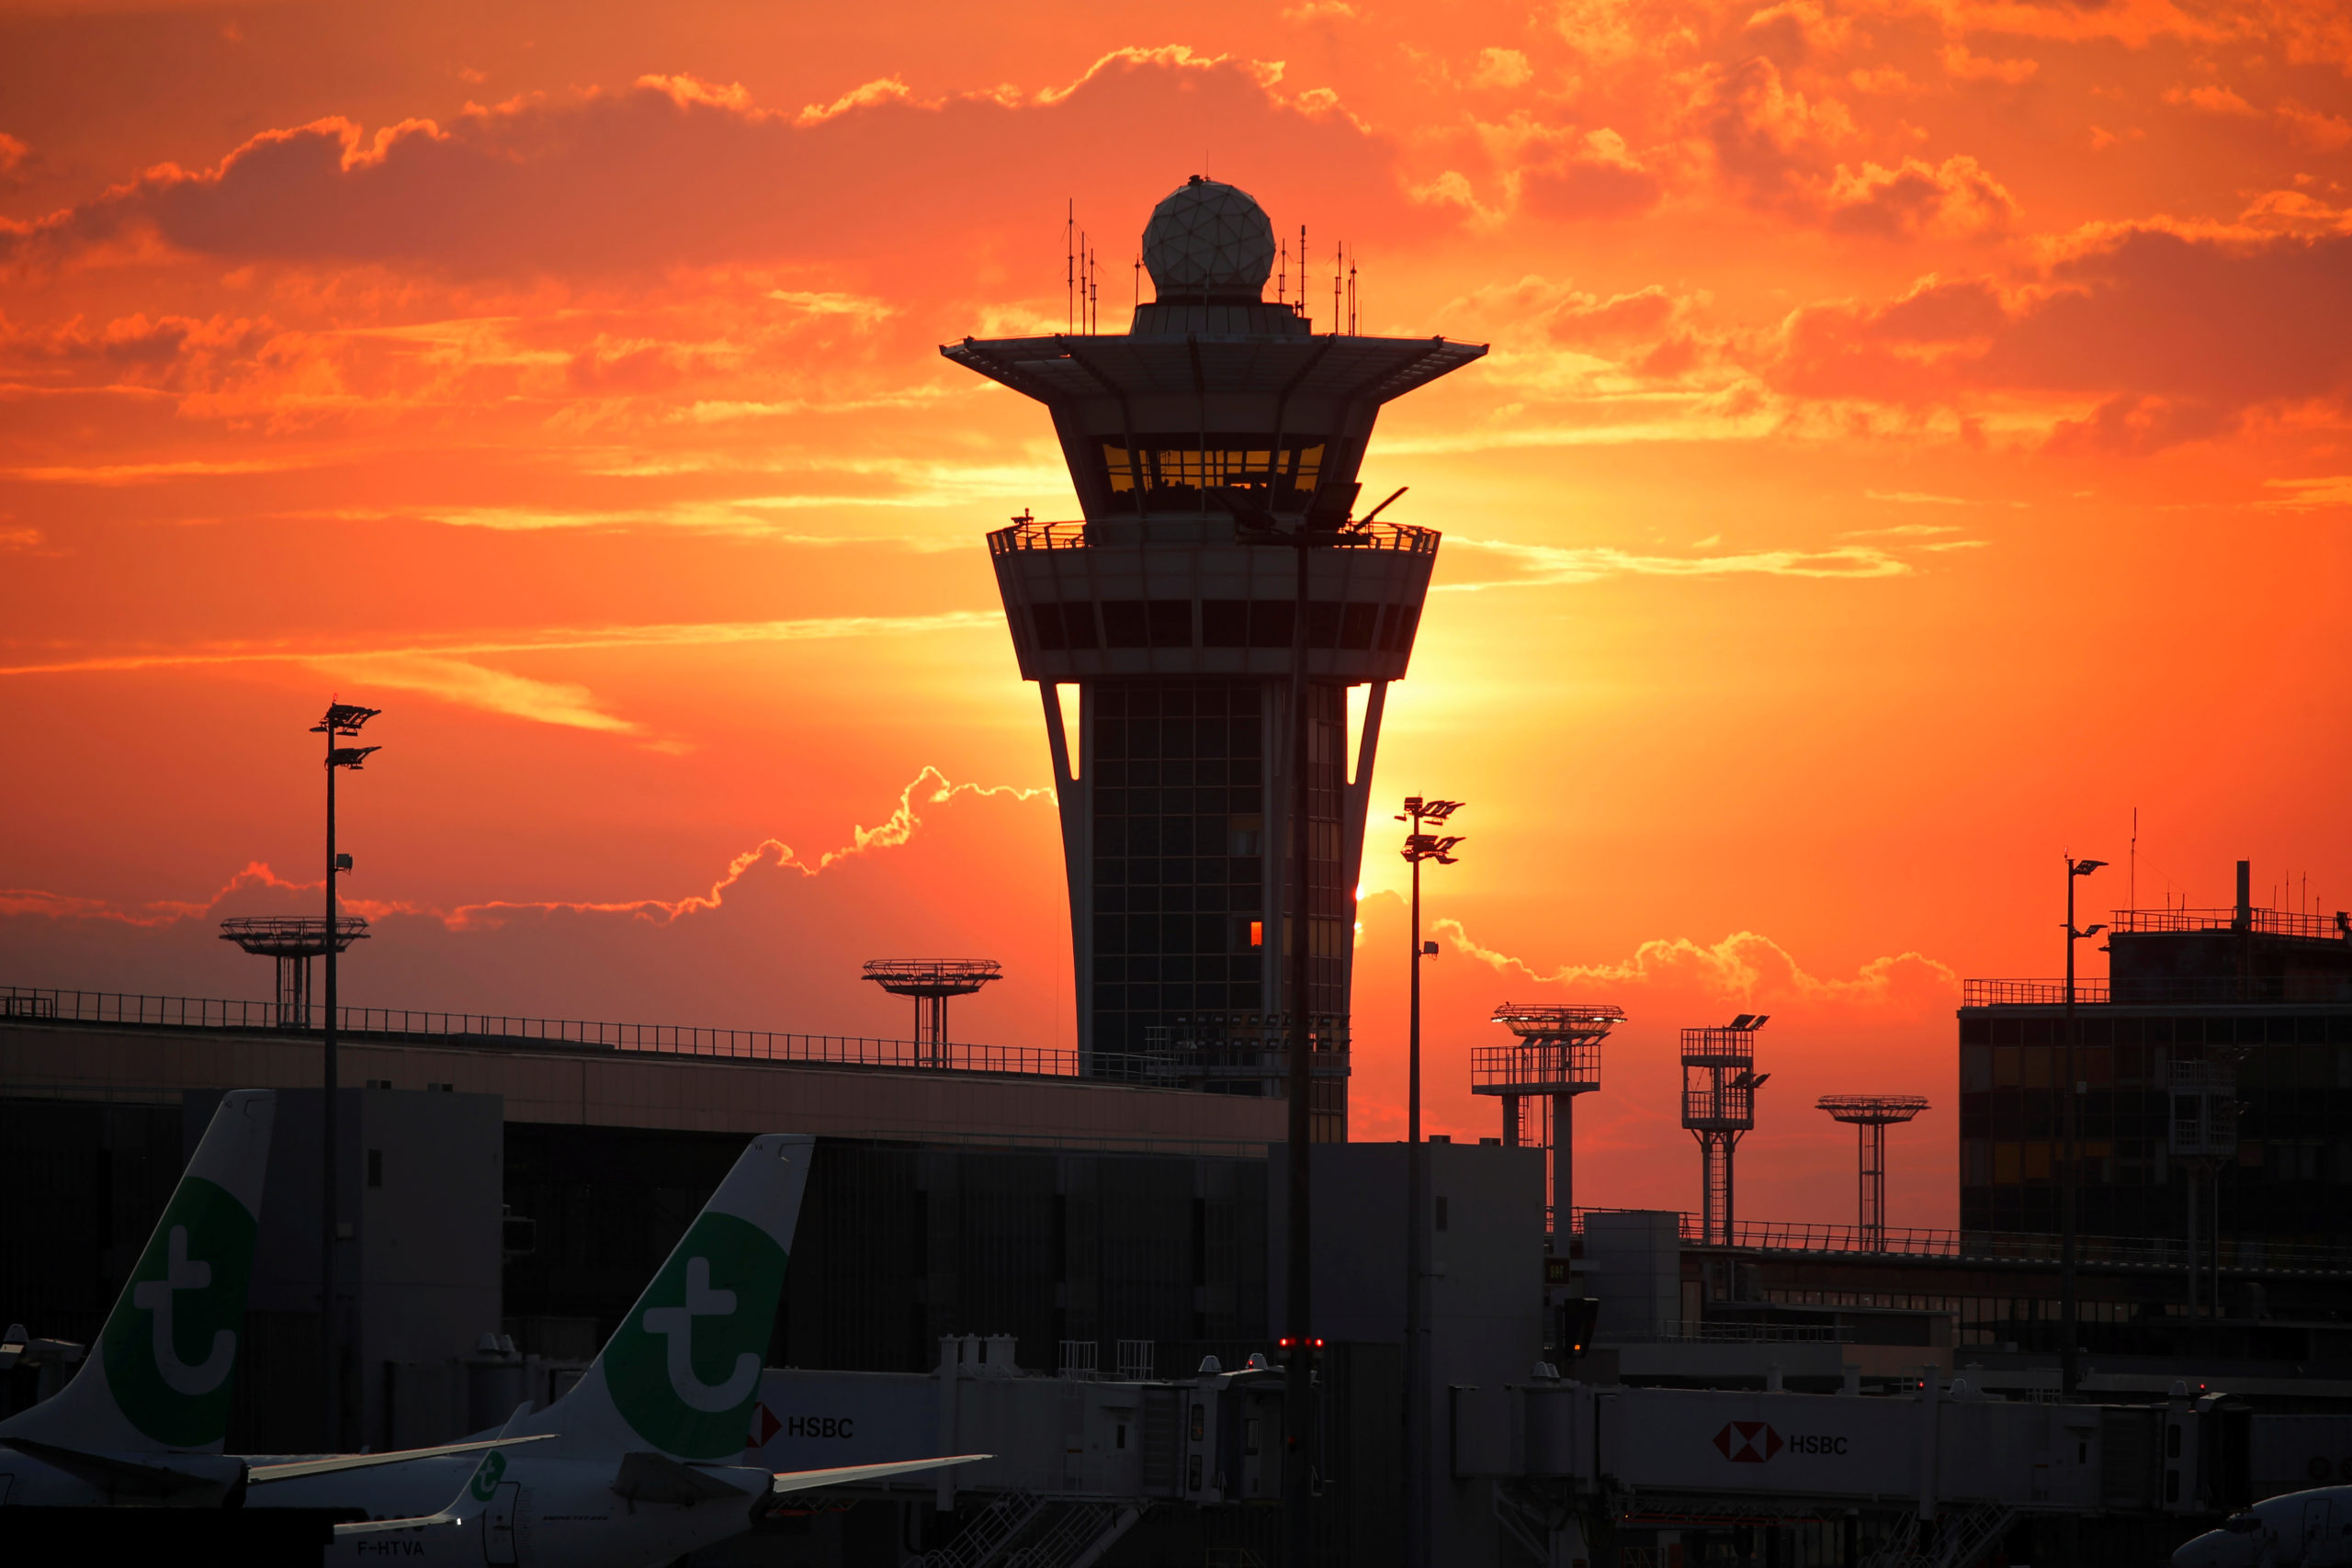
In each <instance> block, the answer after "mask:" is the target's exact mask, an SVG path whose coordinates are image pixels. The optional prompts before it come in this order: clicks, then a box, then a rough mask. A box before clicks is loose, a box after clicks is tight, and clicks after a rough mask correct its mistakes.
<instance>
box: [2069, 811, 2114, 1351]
mask: <svg viewBox="0 0 2352 1568" xmlns="http://www.w3.org/2000/svg"><path fill="white" fill-rule="evenodd" d="M2105 864H2106V862H2105V861H2103V860H2076V859H2075V857H2074V856H2072V855H2068V856H2067V857H2066V1043H2065V1047H2064V1058H2065V1063H2066V1081H2065V1082H2064V1084H2062V1085H2060V1086H2059V1091H2058V1103H2059V1105H2060V1106H2061V1107H2062V1108H2063V1114H2064V1118H2065V1122H2064V1133H2065V1164H2066V1169H2065V1173H2064V1174H2065V1181H2064V1186H2063V1190H2062V1191H2061V1194H2060V1202H2061V1211H2060V1212H2061V1224H2060V1231H2061V1233H2062V1234H2061V1237H2060V1246H2059V1260H2058V1285H2059V1294H2060V1295H2061V1296H2062V1297H2063V1298H2064V1302H2063V1303H2062V1308H2061V1311H2060V1313H2059V1317H2060V1321H2061V1326H2062V1327H2063V1329H2064V1333H2065V1336H2066V1342H2065V1343H2064V1345H2062V1346H2060V1347H2059V1349H2058V1385H2059V1389H2060V1391H2061V1392H2062V1393H2064V1394H2066V1395H2068V1396H2069V1397H2071V1396H2072V1395H2073V1393H2074V1392H2075V1364H2076V1362H2077V1361H2078V1359H2080V1358H2079V1356H2078V1355H2077V1345H2076V1341H2078V1340H2079V1339H2081V1337H2082V1333H2081V1330H2080V1328H2079V1326H2078V1322H2077V1311H2078V1309H2077V1305H2076V1302H2075V1253H2076V1251H2077V1250H2078V1244H2077V1240H2076V1237H2075V1203H2076V1188H2077V1184H2078V1181H2079V1174H2078V1172H2077V1170H2076V1166H2077V1165H2078V1164H2079V1158H2078V1156H2079V1155H2080V1152H2081V1151H2080V1148H2079V1146H2078V1145H2077V1144H2076V1142H2075V1139H2076V1135H2077V1130H2078V1128H2079V1127H2080V1125H2081V1122H2082V1110H2081V1100H2082V1094H2083V1090H2084V1089H2085V1087H2086V1086H2085V1085H2084V1083H2083V1082H2082V1080H2081V1078H2080V1077H2077V1076H2076V1072H2075V1063H2076V1056H2077V1047H2078V1046H2079V1045H2080V1043H2081V1042H2080V1041H2079V1040H2078V1039H2077V1038H2076V1037H2075V943H2076V942H2081V941H2083V940H2084V939H2085V938H2086V937H2094V936H2097V935H2098V933H2099V932H2101V931H2105V930H2106V929H2107V927H2106V926H2104V925H2094V926H2092V927H2090V928H2089V929H2088V930H2086V931H2076V930H2075V879H2076V878H2078V877H2085V876H2088V875H2089V874H2091V873H2093V872H2095V871H2097V870H2098V868H2099V867H2101V866H2103V865H2105Z"/></svg>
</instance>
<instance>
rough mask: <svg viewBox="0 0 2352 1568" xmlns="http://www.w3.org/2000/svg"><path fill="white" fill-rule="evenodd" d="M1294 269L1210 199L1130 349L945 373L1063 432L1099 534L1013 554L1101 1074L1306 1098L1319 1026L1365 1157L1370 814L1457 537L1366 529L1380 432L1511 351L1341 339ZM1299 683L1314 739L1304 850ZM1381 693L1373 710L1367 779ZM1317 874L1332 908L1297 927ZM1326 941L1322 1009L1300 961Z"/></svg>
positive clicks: (1010, 530) (1231, 192) (1260, 233)
mask: <svg viewBox="0 0 2352 1568" xmlns="http://www.w3.org/2000/svg"><path fill="white" fill-rule="evenodd" d="M1274 257H1275V243H1274V237H1273V230H1272V225H1271V223H1269V221H1268V220H1267V218H1266V215H1265V213H1264V212H1263V210H1262V209H1260V208H1259V206H1258V204H1257V203H1256V202H1255V201H1254V200H1252V199H1251V198H1250V197H1249V196H1248V195H1247V194H1246V193H1244V192H1241V191H1239V190H1237V189H1235V188H1234V187H1232V186H1224V185H1219V184H1216V182H1213V181H1207V180H1202V179H1198V178H1195V179H1194V180H1193V183H1192V184H1190V185H1188V186H1184V187H1182V188H1181V189H1180V190H1178V191H1177V192H1176V194H1175V195H1174V196H1172V197H1170V198H1169V199H1168V200H1167V201H1164V202H1162V203H1161V204H1160V206H1159V209H1158V210H1157V211H1155V213H1154V215H1153V219H1152V224H1151V227H1150V228H1149V229H1148V230H1147V231H1146V233H1145V236H1144V249H1143V262H1144V265H1145V266H1146V267H1147V268H1148V270H1149V271H1150V273H1151V276H1152V282H1153V285H1154V288H1155V289H1156V290H1157V294H1158V298H1157V299H1155V300H1154V301H1153V302H1151V303H1148V304H1144V305H1140V306H1138V307H1137V308H1136V312H1135V319H1134V321H1133V322H1132V324H1131V327H1130V330H1129V331H1128V332H1126V333H1093V332H1074V333H1057V334H1055V335H1052V336H1046V337H1023V338H999V339H989V340H981V339H975V338H966V339H965V340H964V341H963V342H961V343H958V344H948V345H946V346H945V347H944V348H942V349H941V351H940V352H941V353H943V354H944V355H946V356H947V357H948V358H950V359H952V360H954V361H956V363H957V364H959V365H962V366H964V367H967V368H968V369H971V370H973V371H976V372H978V374H980V375H983V376H986V377H989V378H991V379H993V380H996V381H999V382H1001V383H1002V384H1003V385H1005V386H1007V387H1010V388H1012V389H1013V390H1014V391H1017V392H1020V393H1022V394H1023V395H1024V396H1027V397H1031V398H1035V400H1037V401H1039V402H1041V403H1044V404H1045V405H1046V408H1047V409H1048V410H1049V411H1050V412H1051V413H1052V415H1053V421H1054V430H1055V434H1057V436H1058V437H1059V439H1060V441H1061V446H1062V455H1063V457H1064V458H1065V460H1066V461H1067V462H1068V463H1069V473H1070V479H1071V480H1072V482H1073V483H1074V484H1075V486H1076V488H1077V491H1078V499H1079V505H1080V510H1081V511H1082V513H1084V516H1083V518H1082V520H1078V521H1070V522H1040V521H1036V520H1034V519H1032V518H1030V517H1029V516H1027V515H1026V514H1024V515H1023V516H1022V517H1020V518H1017V519H1015V520H1014V522H1013V524H1012V526H1010V527H1007V528H1002V529H1000V530H998V531H997V532H995V533H993V534H991V535H989V550H990V552H991V553H992V554H993V556H994V558H995V565H996V574H997V584H998V587H999V589H1000V591H1001V592H1002V594H1003V598H1004V609H1005V615H1006V618H1007V620H1008V622H1009V623H1010V625H1011V628H1012V642H1013V647H1014V649H1016V651H1017V652H1018V655H1019V658H1020V662H1021V673H1022V675H1023V678H1024V679H1026V680H1030V681H1034V682H1037V684H1038V687H1039V691H1040V694H1041V695H1042V697H1043V699H1044V706H1045V718H1046V739H1047V741H1048V743H1049V745H1050V746H1051V748H1052V753H1053V762H1054V777H1055V783H1056V785H1057V789H1058V792H1059V797H1060V806H1061V823H1062V844H1063V852H1064V855H1065V859H1066V863H1067V864H1066V869H1067V873H1068V875H1069V897H1070V932H1071V940H1072V947H1073V957H1074V960H1075V964H1074V970H1075V974H1076V978H1077V986H1078V1028H1079V1045H1080V1052H1081V1053H1082V1055H1083V1056H1084V1058H1085V1061H1086V1064H1087V1066H1086V1070H1087V1071H1088V1072H1089V1073H1091V1074H1093V1075H1096V1076H1102V1077H1114V1076H1115V1077H1129V1076H1135V1077H1149V1078H1151V1079H1154V1080H1156V1081H1160V1082H1167V1083H1172V1084H1179V1085H1182V1086H1184V1087H1189V1088H1196V1089H1210V1090H1213V1091H1220V1092H1227V1093H1236V1094H1263V1095H1279V1094H1282V1093H1283V1092H1285V1090H1284V1081H1285V1076H1286V1059H1287V1046H1286V1040H1287V1038H1288V1031H1289V1030H1290V1028H1291V1023H1290V1020H1291V1019H1293V1018H1295V1017H1297V1016H1300V1015H1304V1016H1305V1017H1306V1019H1308V1020H1310V1021H1311V1022H1310V1025H1309V1027H1310V1029H1311V1032H1312V1033H1313V1035H1314V1042H1315V1048H1316V1050H1317V1058H1316V1062H1315V1068H1314V1090H1313V1100H1312V1108H1313V1112H1314V1116H1313V1120H1314V1136H1315V1137H1316V1138H1317V1139H1318V1140H1340V1139H1344V1138H1345V1137H1346V1136H1347V1055H1346V1052H1347V1042H1348V987H1349V978H1350V966H1351V956H1352V953H1353V948H1354V941H1353V936H1354V918H1355V917H1354V909H1353V904H1352V899H1353V891H1354V888H1355V885H1356V879H1357V874H1358V871H1359V868H1360V865H1361V863H1362V859H1363V829H1364V813H1365V806H1366V794H1367V791H1368V790H1369V788H1370V784H1371V779H1372V763H1373V755H1374V748H1375V746H1376V745H1377V743H1378V739H1379V735H1380V721H1381V713H1382V707H1383V701H1384V698H1385V694H1386V691H1387V686H1388V682H1391V681H1396V680H1400V679H1402V678H1403V677H1404V674H1405V671H1406V667H1407V665H1408V662H1409V661H1410V660H1411V657H1412V651H1413V635H1414V631H1415V629H1416V627H1417V626H1419V621H1420V615H1421V604H1422V599H1423V597H1424V595H1425V594H1426V593H1427V592H1428V589H1429V582H1430V568H1431V566H1432V565H1433V564H1434V562H1435V559H1436V555H1437V547H1438V535H1437V533H1436V532H1435V531H1434V530H1432V529H1428V528H1418V527H1408V526H1402V525H1397V524H1393V523H1384V522H1380V521H1378V520H1377V519H1376V517H1374V516H1370V515H1367V516H1365V517H1357V516H1355V515H1354V510H1355V503H1356V499H1357V495H1358V491H1359V488H1360V487H1359V484H1358V480H1357V477H1356V476H1357V472H1358V469H1359V468H1360V467H1361V466H1362V464H1363V457H1364V450H1365V447H1366V445H1367V444H1368V443H1369V442H1370V440H1371V438H1372V428H1373V422H1374V419H1375V418H1376V417H1377V415H1378V414H1379V412H1380V408H1381V405H1382V404H1384V403H1385V402H1387V401H1389V400H1391V399H1394V398H1397V397H1401V396H1403V395H1404V394H1405V393H1407V392H1409V391H1411V390H1413V389H1415V388H1417V387H1421V386H1425V385H1427V384H1428V383H1429V382H1430V381H1433V380H1435V379H1436V378H1438V377H1440V376H1443V375H1445V374H1446V373H1447V372H1449V371H1452V370H1455V369H1459V368H1460V367H1463V366H1464V365H1467V364H1469V363H1470V362H1471V361H1472V360H1474V359H1476V358H1477V357H1478V356H1479V355H1483V354H1485V353H1486V348H1485V346H1484V345H1483V344H1462V343H1450V342H1448V341H1446V340H1445V339H1444V338H1442V337H1430V338H1385V337H1369V336H1360V335H1356V334H1353V333H1347V332H1342V331H1340V330H1339V328H1340V325H1341V323H1340V322H1339V321H1334V322H1333V323H1331V325H1332V329H1333V330H1331V331H1329V332H1326V333H1320V334H1317V333H1316V332H1315V330H1314V323H1313V322H1312V321H1310V320H1309V319H1308V317H1307V316H1306V313H1305V310H1304V309H1303V306H1304V294H1305V288H1304V283H1303V280H1302V283H1301V287H1300V288H1299V290H1298V296H1297V298H1295V299H1283V300H1279V301H1276V302H1269V301H1267V300H1266V299H1263V298H1262V295H1263V293H1264V290H1265V288H1266V285H1267V282H1268V280H1269V278H1270V277H1271V276H1272V270H1273V262H1274ZM1373 511H1374V513H1376V512H1377V511H1378V508H1374V509H1373ZM1309 535H1312V536H1315V538H1316V541H1317V545H1318V547H1317V548H1314V549H1311V550H1306V552H1305V553H1306V555H1307V556H1308V557H1309V560H1308V563H1307V584H1308V586H1307V590H1306V595H1305V597H1306V604H1305V612H1306V614H1305V625H1304V628H1303V629H1304V637H1300V636H1299V633H1300V631H1301V629H1302V628H1301V627H1300V626H1299V623H1298V610H1299V608H1300V606H1299V604H1298V603H1297V601H1298V598H1299V595H1298V593H1297V592H1296V588H1295V574H1296V570H1297V562H1296V556H1295V550H1294V549H1292V548H1282V547H1280V546H1283V545H1285V544H1289V545H1294V546H1295V547H1297V548H1301V549H1303V548H1304V547H1305V543H1306V538H1307V536H1309ZM1324 545H1328V547H1320V546H1324ZM1268 546H1274V547H1268ZM1301 644H1303V645H1304V647H1305V649H1306V651H1305V668H1304V670H1303V671H1301V670H1299V669H1298V652H1297V649H1298V647H1299V646H1300V645H1301ZM1294 675H1298V676H1300V677H1302V683H1303V686H1304V690H1305V694H1306V695H1305V703H1306V707H1307V711H1308V716H1309V719H1310V746H1309V751H1308V757H1309V760H1308V762H1307V773H1308V779H1307V784H1308V791H1307V795H1308V804H1307V807H1306V820H1305V821H1303V822H1302V821H1298V820H1295V817H1296V815H1297V812H1296V809H1295V806H1294V804H1293V802H1294V799H1295V795H1296V789H1295V784H1296V781H1295V779H1294V778H1293V777H1291V763H1290V750H1291V748H1290V746H1289V744H1288V743H1287V739H1286V738H1288V737H1289V736H1290V735H1291V734H1292V733H1293V722H1292V719H1293V716H1292V714H1291V712H1290V706H1291V703H1292V700H1293V699H1292V691H1293V678H1294ZM1357 685H1363V686H1368V687H1369V688H1370V691H1369V693H1368V694H1367V700H1366V702H1365V704H1364V708H1363V725H1362V732H1361V739H1360V740H1359V742H1358V743H1357V745H1356V747H1355V749H1354V750H1355V756H1354V758H1353V768H1352V771H1351V768H1350V766H1349V763H1350V758H1349V757H1348V755H1347V752H1348V750H1349V748H1348V728H1349V715H1348V688H1350V687H1351V686H1357ZM1065 686H1075V687H1076V688H1077V702H1076V715H1075V716H1076V720H1077V731H1078V733H1077V735H1076V736H1075V737H1073V736H1071V735H1070V733H1069V720H1068V717H1066V714H1065V707H1064V700H1063V693H1062V688H1063V687H1065ZM1300 856H1304V857H1305V863H1306V878H1305V882H1306V908H1304V909H1300V908H1290V907H1289V906H1290V905H1291V904H1295V902H1296V895H1295V893H1294V892H1293V891H1292V889H1294V888H1295V887H1296V886H1298V884H1299V878H1298V876H1297V857H1300ZM1296 942H1305V943H1306V944H1307V948H1308V951H1309V953H1310V955H1311V962H1310V963H1309V964H1308V970H1309V974H1308V978H1307V980H1306V988H1307V993H1308V994H1307V995H1306V996H1305V997H1298V996H1294V995H1292V994H1290V993H1291V991H1292V990H1293V989H1295V982H1294V981H1293V980H1292V979H1291V977H1290V971H1291V970H1292V968H1293V964H1290V963H1286V962H1282V961H1281V960H1282V959H1283V956H1284V955H1292V956H1295V951H1296V950H1295V946H1294V944H1295V943H1296Z"/></svg>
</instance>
